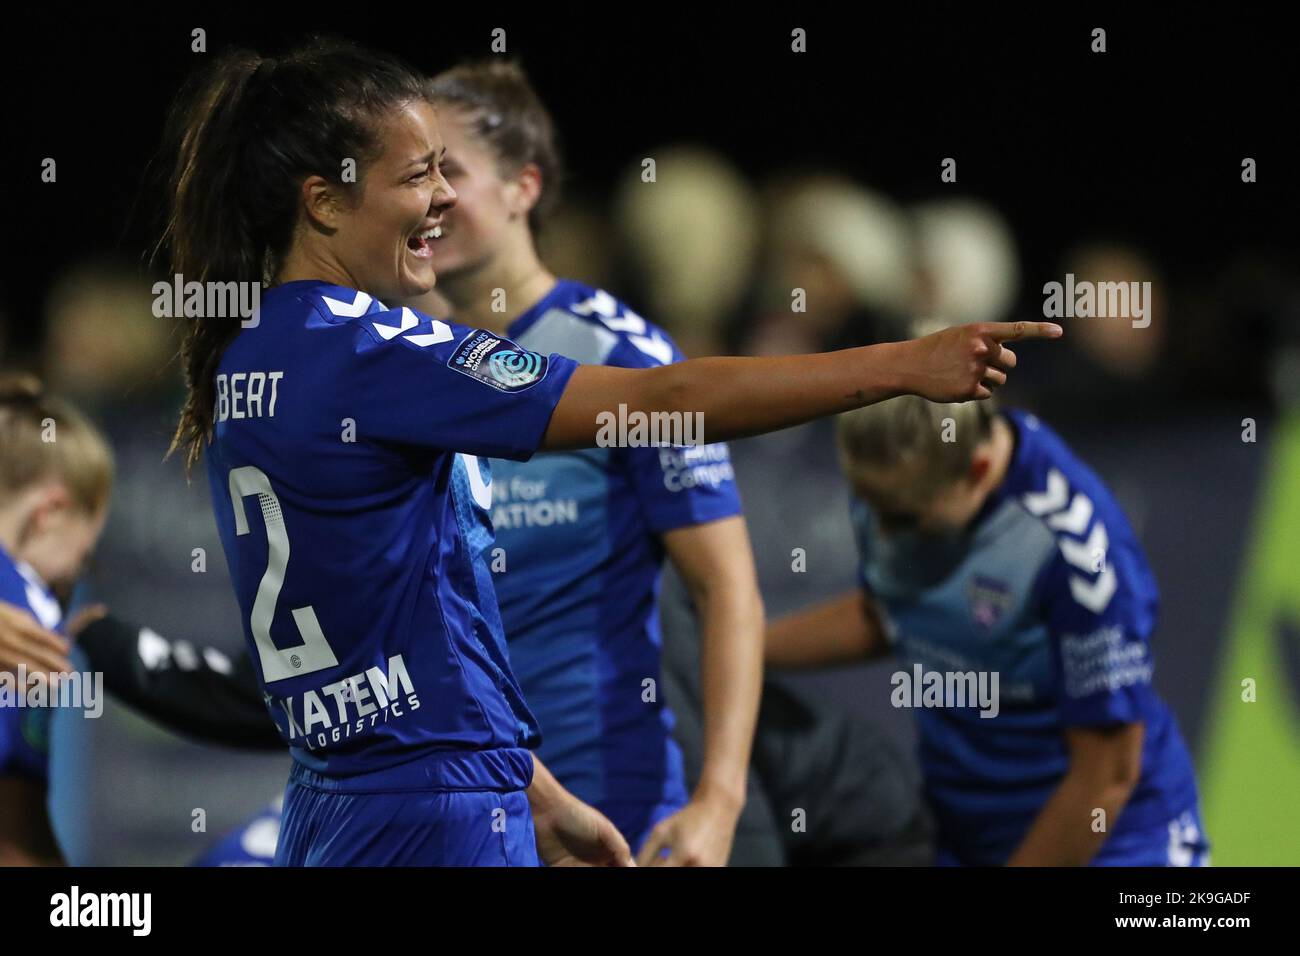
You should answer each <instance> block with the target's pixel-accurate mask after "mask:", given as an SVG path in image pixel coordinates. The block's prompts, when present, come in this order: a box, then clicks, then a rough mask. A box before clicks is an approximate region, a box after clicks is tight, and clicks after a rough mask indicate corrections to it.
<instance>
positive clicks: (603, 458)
mask: <svg viewBox="0 0 1300 956" xmlns="http://www.w3.org/2000/svg"><path fill="white" fill-rule="evenodd" d="M508 335H509V336H510V337H511V338H512V339H514V340H515V341H517V342H518V343H519V344H520V346H521V347H524V348H528V349H532V350H534V351H540V352H559V353H561V354H563V355H567V356H569V357H570V358H572V359H575V360H577V361H579V362H582V363H584V364H598V365H614V366H621V367H625V368H647V367H652V366H656V365H664V364H668V363H671V362H676V361H679V360H680V359H682V358H683V356H682V354H681V352H680V351H678V349H677V348H676V346H675V345H674V344H673V343H672V341H671V340H670V339H669V337H668V336H667V335H666V334H665V333H664V332H663V331H662V330H660V329H658V328H656V327H655V326H654V325H652V324H651V323H649V322H647V321H646V320H645V319H643V318H641V317H640V316H638V315H637V314H636V313H634V312H633V311H632V310H631V309H629V308H627V306H625V305H623V304H622V303H620V302H618V301H617V300H615V299H614V298H613V297H612V296H610V295H609V294H607V293H605V292H602V291H599V290H596V289H593V288H591V287H589V286H586V285H583V284H581V283H578V282H573V281H568V280H562V281H560V282H559V283H557V285H556V286H555V287H554V288H553V289H552V290H551V292H550V293H549V294H547V295H546V296H545V297H544V298H543V299H542V300H541V301H540V302H538V303H537V304H536V305H534V306H533V307H532V308H531V309H529V310H528V311H527V312H526V313H524V314H523V315H521V316H520V317H519V318H518V319H516V320H515V321H514V323H512V325H511V326H510V328H509V331H508ZM617 411H618V410H617V408H615V407H611V408H610V409H609V412H610V414H611V415H616V414H617ZM704 424H705V425H706V426H707V422H705V423H704ZM660 437H661V439H662V438H663V436H660ZM703 437H705V436H699V435H697V436H693V438H692V440H700V439H702V438H703ZM493 479H494V480H493V484H492V488H493V502H494V504H493V509H492V522H493V525H494V526H495V529H496V538H497V542H496V544H497V547H498V548H500V549H501V551H500V552H499V556H500V558H501V561H500V562H499V563H498V564H497V567H496V572H497V573H495V574H494V579H495V582H496V589H497V596H498V599H499V601H500V607H501V615H502V619H503V623H504V626H505V633H506V638H507V640H508V641H509V645H510V660H511V663H512V664H513V665H514V669H515V673H516V675H517V676H518V677H519V683H520V686H521V687H522V688H523V690H524V696H525V697H526V698H527V700H528V704H529V706H530V707H531V708H532V709H533V712H534V713H535V714H537V716H538V720H539V723H540V724H541V729H542V744H541V747H540V749H539V751H538V754H539V756H541V758H542V759H543V761H544V762H545V763H546V765H547V766H548V767H549V768H550V769H551V770H552V771H553V772H554V773H555V775H556V777H557V778H558V779H559V780H560V782H561V783H563V784H564V785H565V786H566V787H567V788H568V789H569V790H571V791H572V792H573V793H575V794H576V795H577V796H579V797H580V798H582V799H583V800H586V801H588V802H590V803H592V804H593V805H595V806H597V807H598V808H600V809H601V810H602V811H604V812H605V813H606V814H607V815H608V816H609V817H610V818H611V819H612V820H613V821H614V822H615V824H617V825H618V826H619V828H620V829H621V830H622V831H623V832H624V835H625V836H626V837H627V838H628V840H629V841H630V842H632V843H635V842H636V841H637V840H639V839H640V838H641V837H642V836H644V835H645V832H646V830H647V829H648V827H649V826H651V825H653V823H654V822H656V820H657V819H658V818H662V817H663V816H666V815H668V814H669V813H671V812H672V811H673V810H675V809H677V808H679V807H680V806H682V805H683V804H684V803H685V801H686V790H685V783H684V779H683V770H682V758H681V753H680V751H679V750H678V748H677V746H676V744H675V743H674V741H673V739H672V736H671V730H672V726H673V722H672V715H671V713H670V712H669V710H668V708H667V707H666V706H665V704H664V702H663V699H662V693H661V690H660V688H659V685H660V670H659V668H660V655H661V641H660V633H659V617H658V611H657V604H658V596H659V581H660V574H661V569H662V565H663V560H664V550H663V547H662V545H661V543H660V541H659V539H658V537H657V536H658V535H660V534H663V533H664V532H667V531H671V530H673V529H676V528H682V527H686V526H690V525H697V524H702V523H704V522H708V521H713V520H715V519H719V518H724V517H729V516H731V515H736V514H739V513H740V510H741V509H740V500H739V497H738V495H737V491H736V485H735V481H734V475H733V472H732V466H731V462H730V459H729V457H728V451H727V446H726V445H725V444H721V443H716V444H701V445H698V446H696V447H647V446H640V447H603V448H594V449H588V450H585V451H580V452H564V453H547V454H541V455H538V456H536V457H535V458H533V459H532V460H531V461H529V462H527V463H526V464H521V463H517V462H494V463H493ZM634 849H635V847H634Z"/></svg>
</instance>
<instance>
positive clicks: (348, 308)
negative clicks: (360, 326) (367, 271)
mask: <svg viewBox="0 0 1300 956" xmlns="http://www.w3.org/2000/svg"><path fill="white" fill-rule="evenodd" d="M321 299H323V300H324V302H325V307H326V308H328V309H329V310H330V311H331V312H333V313H334V314H335V315H341V316H343V317H344V318H347V319H355V318H357V317H358V316H362V315H365V314H366V310H367V309H369V308H370V303H371V302H372V301H373V300H372V299H371V298H370V296H369V295H368V294H366V293H365V292H358V293H357V297H356V298H355V299H354V300H353V301H351V302H340V301H339V300H338V299H331V298H330V297H329V296H327V295H323V296H321Z"/></svg>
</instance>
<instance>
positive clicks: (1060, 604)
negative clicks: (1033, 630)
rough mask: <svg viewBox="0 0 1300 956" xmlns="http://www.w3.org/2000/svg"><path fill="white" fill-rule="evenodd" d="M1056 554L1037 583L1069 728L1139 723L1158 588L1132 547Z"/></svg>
mask: <svg viewBox="0 0 1300 956" xmlns="http://www.w3.org/2000/svg"><path fill="white" fill-rule="evenodd" d="M1074 557H1075V558H1076V560H1073V561H1072V560H1071V559H1070V556H1069V555H1067V554H1065V553H1060V552H1058V553H1057V554H1056V555H1054V557H1053V560H1052V561H1051V563H1050V564H1049V565H1048V566H1047V568H1046V569H1045V570H1044V573H1043V576H1042V578H1041V587H1042V593H1043V600H1044V607H1045V613H1046V619H1047V625H1048V629H1049V631H1050V633H1051V639H1052V644H1053V663H1054V666H1055V668H1056V672H1057V678H1058V681H1059V687H1060V708H1061V719H1062V722H1063V723H1064V724H1065V725H1066V726H1102V725H1107V724H1117V723H1136V722H1139V721H1141V720H1143V719H1144V717H1145V715H1146V714H1147V713H1149V708H1150V704H1151V700H1152V695H1153V693H1154V691H1153V689H1152V686H1151V683H1152V676H1153V673H1154V669H1155V668H1154V661H1153V659H1152V655H1151V646H1150V637H1151V632H1152V630H1153V629H1154V626H1155V614H1156V593H1155V585H1154V582H1153V580H1152V579H1151V577H1150V572H1149V570H1148V569H1147V567H1146V562H1145V559H1143V557H1142V556H1141V554H1140V553H1138V552H1136V551H1135V550H1133V549H1132V548H1127V549H1118V550H1115V551H1112V552H1110V553H1107V554H1104V555H1103V554H1101V553H1100V552H1099V553H1098V554H1097V555H1096V557H1095V559H1091V563H1089V561H1088V560H1085V556H1084V555H1083V554H1081V553H1080V554H1077V555H1075V556H1074Z"/></svg>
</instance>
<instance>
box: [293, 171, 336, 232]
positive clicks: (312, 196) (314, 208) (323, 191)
mask: <svg viewBox="0 0 1300 956" xmlns="http://www.w3.org/2000/svg"><path fill="white" fill-rule="evenodd" d="M302 208H303V212H304V213H306V215H307V219H308V221H309V222H310V223H312V224H314V225H317V226H320V227H322V228H324V229H337V228H338V227H339V219H340V217H341V216H342V214H343V203H342V202H341V197H340V196H339V194H338V192H337V190H336V188H335V186H334V185H333V184H332V183H331V182H330V181H329V180H327V179H326V178H325V177H324V176H308V177H307V178H306V179H305V180H304V181H303V184H302Z"/></svg>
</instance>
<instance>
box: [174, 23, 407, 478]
mask: <svg viewBox="0 0 1300 956" xmlns="http://www.w3.org/2000/svg"><path fill="white" fill-rule="evenodd" d="M415 100H425V101H429V102H432V99H431V96H430V91H429V84H428V81H427V80H426V79H424V78H423V77H422V76H421V75H420V74H418V73H416V72H415V71H413V70H411V69H409V68H408V67H406V66H405V65H404V64H402V63H400V62H398V61H396V60H393V59H391V58H389V57H387V56H383V55H380V54H376V53H371V52H369V51H367V50H364V49H362V48H360V47H357V46H355V45H353V44H350V43H345V42H342V41H334V40H314V41H312V42H311V43H310V44H308V45H307V46H304V47H301V48H299V49H297V50H295V51H293V52H291V53H289V54H287V55H286V56H284V57H281V58H278V59H272V58H266V57H262V56H259V55H258V54H256V53H252V52H249V51H247V50H236V51H233V52H230V53H227V54H225V55H224V56H222V57H221V58H219V59H218V60H217V61H216V62H215V63H214V64H213V65H212V66H211V67H210V68H209V69H207V70H206V71H204V72H202V73H201V74H199V75H198V76H197V77H196V78H195V79H194V81H192V82H191V83H190V84H189V86H188V87H187V88H186V89H185V90H183V91H182V93H181V95H180V96H178V97H177V99H176V102H175V104H174V105H173V107H172V111H171V114H170V117H169V120H168V128H167V135H166V139H165V142H166V143H167V148H168V150H169V152H170V153H171V154H172V155H174V156H175V162H174V165H173V166H172V172H171V177H170V179H169V181H168V184H167V213H166V224H165V227H164V229H163V233H162V237H161V239H160V240H159V244H158V250H163V249H165V250H166V252H167V258H168V261H169V263H170V266H171V273H172V274H179V275H180V276H181V277H182V281H183V282H191V281H197V282H223V283H224V282H260V283H263V284H267V285H269V284H271V283H273V282H274V281H275V278H276V276H277V274H278V272H279V269H280V265H281V263H282V261H283V258H284V256H285V254H286V253H287V252H288V251H289V246H290V243H291V241H292V239H293V235H294V229H295V228H296V226H297V223H298V216H299V204H300V190H301V187H302V183H303V182H304V181H305V180H306V179H307V178H308V177H310V176H321V177H323V178H324V179H326V180H328V181H329V182H331V183H333V184H335V185H336V186H337V187H338V188H339V189H340V190H342V191H344V192H345V193H347V192H351V191H354V190H357V189H359V187H360V182H361V181H362V179H363V178H364V168H365V166H366V164H367V163H368V161H369V160H371V159H373V158H375V157H376V156H377V155H379V153H380V152H381V151H382V144H381V143H380V141H379V134H380V129H381V124H382V122H383V120H384V119H385V118H386V117H387V115H388V114H390V113H391V112H392V111H393V110H396V109H400V108H401V107H403V106H404V105H406V104H407V103H410V102H412V101H415ZM345 159H354V160H356V162H357V167H358V168H357V182H356V183H344V182H343V179H342V171H343V162H344V160H345ZM185 321H186V322H187V323H188V325H187V327H186V329H185V334H184V337H183V340H182V344H181V362H182V365H183V367H184V373H185V384H186V388H187V395H186V400H185V407H184V409H183V410H182V412H181V417H180V421H179V423H178V424H177V426H176V433H175V435H174V436H173V437H172V444H171V451H175V450H177V449H179V448H183V449H184V450H185V463H186V467H187V468H189V467H190V466H191V465H193V463H194V462H195V461H197V460H198V458H199V455H200V453H201V452H202V449H203V446H204V445H206V444H207V442H208V441H210V440H211V436H212V411H213V400H214V383H213V377H214V374H215V370H216V367H217V363H218V362H219V361H220V359H221V354H222V352H223V351H224V350H225V348H226V346H227V345H228V344H229V343H230V341H231V340H232V339H233V338H234V337H235V335H236V334H237V333H238V332H239V328H240V324H239V323H240V319H239V317H238V316H231V317H218V316H203V317H201V318H197V319H187V320H185ZM169 453H170V452H169Z"/></svg>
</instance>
